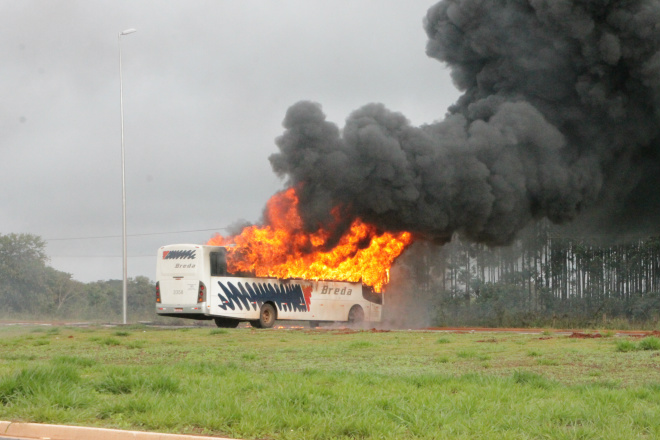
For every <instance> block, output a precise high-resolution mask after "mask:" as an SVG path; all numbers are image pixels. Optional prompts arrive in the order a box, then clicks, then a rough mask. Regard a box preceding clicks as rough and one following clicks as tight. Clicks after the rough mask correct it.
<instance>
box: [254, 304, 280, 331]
mask: <svg viewBox="0 0 660 440" xmlns="http://www.w3.org/2000/svg"><path fill="white" fill-rule="evenodd" d="M276 317H277V315H276V313H275V307H273V305H272V304H269V303H266V304H264V305H262V306H261V310H260V311H259V319H258V320H256V321H250V324H252V326H253V327H256V328H271V327H272V326H273V324H275V318H276Z"/></svg>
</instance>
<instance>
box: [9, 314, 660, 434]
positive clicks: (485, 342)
mask: <svg viewBox="0 0 660 440" xmlns="http://www.w3.org/2000/svg"><path fill="white" fill-rule="evenodd" d="M606 336H609V337H605V338H598V339H591V338H587V339H574V338H569V337H566V336H557V335H554V334H543V335H540V334H515V333H486V334H484V333H481V334H479V333H474V334H469V333H468V334H455V333H429V332H421V331H402V332H370V331H362V332H352V331H345V330H316V331H311V330H307V329H305V330H302V329H299V330H282V329H279V330H275V329H273V330H255V329H250V328H244V329H235V330H224V329H223V330H220V329H210V328H195V329H188V328H185V329H178V330H169V329H168V330H165V329H153V328H146V327H129V328H121V329H118V328H114V329H113V328H100V327H99V328H69V327H59V328H43V327H41V328H37V327H31V328H30V327H27V328H18V327H0V420H14V421H33V422H48V423H61V424H77V425H93V426H103V427H116V428H130V429H137V430H154V431H162V432H177V433H195V434H206V435H223V436H229V437H235V438H246V439H340V438H360V439H405V438H414V439H417V438H419V439H636V438H639V439H650V438H660V350H657V349H656V348H654V347H658V346H657V344H656V343H654V342H653V340H652V339H651V343H644V344H642V343H641V341H640V340H639V339H632V338H630V339H629V338H627V337H621V338H620V337H614V336H613V335H606ZM630 343H632V345H633V346H634V347H633V349H626V347H628V348H630ZM658 348H660V347H658Z"/></svg>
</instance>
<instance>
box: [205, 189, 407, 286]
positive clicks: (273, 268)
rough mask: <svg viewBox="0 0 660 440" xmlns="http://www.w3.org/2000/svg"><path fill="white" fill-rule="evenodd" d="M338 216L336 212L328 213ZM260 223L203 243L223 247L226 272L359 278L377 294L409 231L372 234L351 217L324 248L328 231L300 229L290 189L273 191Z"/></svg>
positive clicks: (295, 199)
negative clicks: (330, 245)
mask: <svg viewBox="0 0 660 440" xmlns="http://www.w3.org/2000/svg"><path fill="white" fill-rule="evenodd" d="M333 215H335V217H338V215H339V214H338V210H335V211H334V212H333ZM265 218H266V223H267V224H266V225H265V226H248V227H246V228H244V229H243V231H242V232H241V233H240V234H239V235H236V236H233V237H223V236H221V235H216V236H215V237H213V238H212V239H211V240H209V242H208V243H207V244H209V245H215V246H228V245H230V244H234V245H235V246H233V247H228V248H227V266H228V270H229V272H230V273H237V272H249V273H254V274H255V275H256V276H258V277H276V278H303V279H309V280H335V281H351V282H359V281H362V283H364V284H366V285H369V286H371V287H373V289H374V291H376V292H381V291H382V289H383V287H384V286H385V285H386V284H387V282H388V281H389V269H390V266H392V264H393V263H394V260H395V259H396V258H397V257H398V256H399V255H401V252H403V250H404V249H405V248H406V247H407V246H408V245H409V244H410V243H412V235H411V234H410V233H409V232H398V233H390V232H382V233H380V232H378V230H377V229H376V227H375V226H373V225H369V224H367V223H364V222H363V221H361V220H359V219H357V220H355V221H354V222H353V223H352V224H351V226H350V228H349V230H348V231H347V232H346V233H345V234H344V235H343V236H342V237H341V238H340V239H339V241H338V243H337V245H336V246H335V247H334V248H333V249H331V250H330V251H328V250H326V249H325V247H326V244H327V242H328V240H329V239H330V237H331V232H330V231H328V230H325V229H320V230H318V231H317V232H314V233H311V234H308V233H305V232H304V231H303V228H302V224H303V223H302V219H301V218H300V216H299V215H298V196H297V195H296V192H295V189H294V188H290V189H288V190H286V191H283V192H280V193H278V194H275V195H274V196H273V197H271V198H270V200H269V201H268V203H267V205H266V213H265Z"/></svg>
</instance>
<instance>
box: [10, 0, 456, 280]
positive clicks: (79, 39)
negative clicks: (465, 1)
mask: <svg viewBox="0 0 660 440" xmlns="http://www.w3.org/2000/svg"><path fill="white" fill-rule="evenodd" d="M432 4H433V2H432V1H429V0H421V1H420V0H414V1H413V0H408V1H405V2H402V1H400V0H390V1H386V0H374V1H367V0H357V1H355V0H352V1H348V0H346V1H337V0H326V1H319V0H288V1H281V0H278V1H273V0H267V1H266V0H264V1H256V0H248V1H219V0H218V1H176V2H175V1H134V0H132V1H117V0H113V1H94V2H90V1H69V0H67V1H53V0H48V1H46V0H43V1H23V0H21V1H18V0H17V1H10V0H0V29H2V38H1V39H0V53H2V54H3V62H2V75H0V87H1V89H2V99H1V101H0V111H1V118H0V133H2V135H1V137H0V151H1V152H2V162H1V165H0V167H1V170H2V172H1V173H0V185H1V186H2V188H3V191H2V193H1V194H2V195H1V196H0V197H1V203H2V210H1V211H0V233H2V234H8V233H12V232H14V233H31V234H36V235H39V236H41V237H42V238H44V239H46V240H47V253H48V255H49V256H50V264H51V265H52V266H53V267H54V268H56V269H58V270H62V271H65V272H68V273H71V274H73V277H74V278H75V279H77V280H80V281H84V282H88V281H95V280H105V279H120V278H121V277H122V263H121V251H122V248H121V231H122V222H121V141H120V139H121V138H120V112H119V110H120V106H119V61H118V38H117V35H118V33H119V32H121V31H122V30H124V29H128V28H135V29H137V32H136V33H134V34H130V35H127V36H123V37H122V41H121V45H122V59H123V60H122V62H123V68H122V71H123V82H124V118H125V119H124V128H125V146H126V192H127V231H128V235H129V236H128V255H129V259H128V276H129V277H135V276H139V275H143V276H147V277H149V278H150V279H154V278H155V254H156V250H157V249H158V247H160V246H162V245H165V244H173V243H202V244H203V243H205V242H206V241H207V240H208V239H209V238H210V237H211V236H213V235H214V232H215V231H217V232H220V233H223V232H224V231H223V230H221V229H220V228H223V227H226V226H228V225H230V224H232V223H234V222H235V221H236V220H237V219H246V220H248V221H251V222H255V221H258V220H259V218H260V216H261V211H262V208H263V206H264V204H265V202H266V201H267V199H268V198H269V197H270V196H271V195H272V194H273V193H275V192H276V191H278V190H279V189H281V188H282V186H283V183H282V182H281V181H280V180H279V179H278V178H277V177H276V176H275V174H274V173H273V172H272V170H271V168H270V163H269V162H268V156H269V155H270V154H272V153H274V152H276V151H277V147H276V145H275V142H274V139H275V138H276V137H277V136H279V135H280V134H281V133H282V131H283V129H282V126H281V122H282V120H283V118H284V115H285V112H286V110H287V108H288V107H289V106H290V105H292V104H294V103H295V102H297V101H299V100H312V101H316V102H319V103H320V104H321V105H322V106H323V110H324V112H325V113H326V114H327V116H328V119H329V120H330V121H333V122H335V123H336V124H338V125H339V126H340V127H343V125H344V120H345V118H346V117H347V116H348V115H349V113H350V112H352V111H353V110H355V109H357V108H359V107H360V106H362V105H364V104H367V103H370V102H381V103H383V104H385V105H386V106H387V107H388V108H390V109H391V110H394V111H400V112H402V113H403V114H405V115H406V116H407V117H408V118H409V119H410V121H411V122H412V123H413V124H416V125H420V124H424V123H430V122H433V121H437V120H440V119H442V118H443V117H444V115H445V112H446V109H447V107H448V106H449V105H451V104H452V103H453V102H454V101H455V100H456V99H457V97H458V91H457V90H456V89H455V88H454V86H453V85H452V82H451V80H450V78H449V71H448V69H447V68H446V67H445V66H443V65H442V64H441V63H439V62H437V61H435V60H432V59H430V58H428V57H427V56H426V55H425V44H426V36H425V34H424V31H423V29H422V20H423V17H424V15H425V13H426V10H427V9H428V8H429V7H430V6H431V5H432ZM186 231H197V232H186ZM99 237H110V238H99Z"/></svg>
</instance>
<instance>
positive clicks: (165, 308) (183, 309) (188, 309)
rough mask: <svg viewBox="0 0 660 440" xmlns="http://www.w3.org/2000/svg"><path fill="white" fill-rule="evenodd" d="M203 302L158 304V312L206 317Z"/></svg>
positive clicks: (169, 314) (168, 314)
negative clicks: (193, 303)
mask: <svg viewBox="0 0 660 440" xmlns="http://www.w3.org/2000/svg"><path fill="white" fill-rule="evenodd" d="M202 306H203V304H195V305H192V306H191V305H186V306H184V305H178V304H174V305H170V304H156V313H157V314H159V315H166V316H179V315H200V316H199V318H197V319H204V308H203V307H202Z"/></svg>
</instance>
